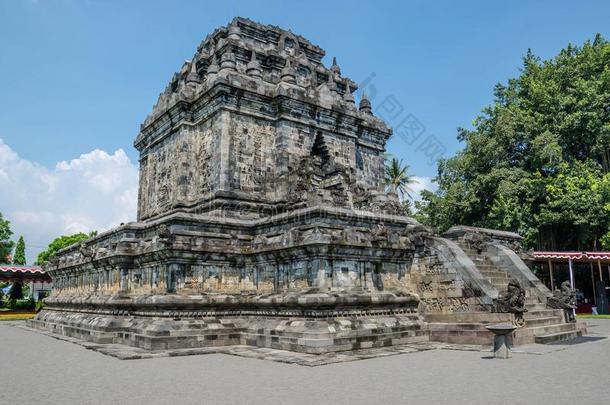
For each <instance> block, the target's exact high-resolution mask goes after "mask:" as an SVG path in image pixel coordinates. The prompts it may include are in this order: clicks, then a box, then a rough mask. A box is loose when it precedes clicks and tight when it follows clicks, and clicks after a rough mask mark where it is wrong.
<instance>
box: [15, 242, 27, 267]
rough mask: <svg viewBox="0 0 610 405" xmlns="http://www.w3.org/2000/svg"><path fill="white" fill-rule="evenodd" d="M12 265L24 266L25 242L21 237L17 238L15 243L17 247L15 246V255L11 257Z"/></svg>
mask: <svg viewBox="0 0 610 405" xmlns="http://www.w3.org/2000/svg"><path fill="white" fill-rule="evenodd" d="M13 264H17V265H20V266H25V264H26V259H25V241H24V240H23V236H20V237H19V240H18V241H17V245H15V254H14V255H13Z"/></svg>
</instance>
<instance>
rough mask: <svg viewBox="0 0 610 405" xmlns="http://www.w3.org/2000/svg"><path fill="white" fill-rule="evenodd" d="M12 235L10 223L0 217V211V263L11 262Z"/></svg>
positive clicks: (0, 214) (0, 215)
mask: <svg viewBox="0 0 610 405" xmlns="http://www.w3.org/2000/svg"><path fill="white" fill-rule="evenodd" d="M12 235H13V231H11V223H10V222H9V221H8V220H6V219H4V218H3V217H2V213H1V212H0V264H10V263H11V252H12V251H13V246H14V244H15V243H14V242H13V241H12V240H11V236H12Z"/></svg>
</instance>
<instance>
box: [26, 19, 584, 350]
mask: <svg viewBox="0 0 610 405" xmlns="http://www.w3.org/2000/svg"><path fill="white" fill-rule="evenodd" d="M324 55H325V53H324V51H323V50H322V49H321V48H319V47H318V46H315V45H313V44H311V43H310V42H309V41H308V40H306V39H305V38H303V37H301V36H298V35H295V34H293V33H291V32H290V31H286V30H283V29H280V28H278V27H274V26H268V25H261V24H259V23H256V22H253V21H250V20H247V19H243V18H236V19H234V20H233V21H232V22H231V23H230V24H229V25H228V26H226V27H222V28H220V29H217V30H216V31H214V32H213V33H212V34H211V35H209V36H208V37H207V38H206V39H205V40H204V41H203V42H202V43H201V45H200V46H199V47H198V48H197V50H196V52H195V54H194V56H193V57H192V59H191V60H189V61H187V62H185V63H184V65H183V66H182V68H181V69H180V71H179V72H177V73H176V74H175V75H174V76H173V77H172V79H171V80H170V82H169V84H168V85H167V87H166V88H165V90H164V91H163V92H162V93H161V95H160V96H159V99H158V101H157V104H156V105H155V106H154V108H153V111H152V113H151V114H150V115H149V116H148V117H147V118H146V119H145V121H144V123H143V124H142V126H141V129H140V133H139V134H138V136H137V138H136V140H135V147H136V149H137V150H138V151H139V152H140V187H139V204H138V221H137V222H133V223H128V224H125V225H122V226H120V227H118V228H116V229H113V230H112V231H109V232H105V233H103V234H100V235H98V236H97V237H95V238H93V239H91V240H89V241H87V242H86V243H83V244H82V245H80V246H72V247H70V248H67V249H65V250H63V251H61V252H60V253H59V254H58V255H57V256H56V257H55V258H54V259H53V261H52V262H51V263H49V264H48V266H47V271H48V273H49V274H50V275H51V276H52V277H53V280H54V291H53V293H52V295H51V296H50V297H49V298H48V299H47V300H46V305H47V306H46V308H45V310H43V311H42V312H40V313H39V314H38V316H37V317H36V319H35V320H33V321H31V322H30V325H31V326H33V327H37V328H41V329H47V330H50V331H52V332H55V333H59V334H63V335H67V336H71V337H76V338H79V339H83V340H86V341H92V342H96V343H119V344H125V345H129V346H134V347H138V348H144V349H147V350H163V349H173V348H192V347H206V346H222V345H237V344H241V345H251V346H259V347H271V348H278V349H286V350H292V351H300V352H307V353H324V352H330V351H341V350H353V349H360V348H367V347H378V346H388V345H399V344H404V343H412V342H420V341H427V340H428V339H430V338H432V339H437V340H445V341H452V339H457V337H460V338H461V339H464V336H466V335H465V334H464V333H462V332H463V331H462V330H460V329H459V328H460V327H459V326H456V325H462V326H463V325H464V323H465V322H467V321H468V322H470V323H473V324H477V325H479V326H480V325H484V324H485V323H486V322H488V321H489V319H490V317H491V318H493V319H494V320H495V319H498V320H508V321H511V322H512V321H515V320H517V321H519V320H520V322H521V326H522V327H523V328H524V329H523V330H525V329H526V327H527V322H528V318H527V317H523V315H522V313H521V314H519V313H516V312H514V311H512V312H511V310H510V309H511V308H512V307H511V306H510V305H508V306H507V305H505V306H499V305H497V302H498V299H499V297H500V299H501V298H502V293H503V291H504V290H505V289H506V288H507V285H509V282H508V280H509V279H510V278H515V279H517V280H518V281H519V283H520V285H523V286H524V291H525V293H524V294H525V295H524V297H523V298H524V299H525V301H524V305H529V306H530V307H531V308H536V310H540V311H550V312H547V313H543V314H542V315H544V316H542V315H540V313H538V315H537V316H538V318H546V320H544V322H546V323H542V324H541V325H543V326H544V325H555V326H556V325H560V326H558V327H557V328H559V329H560V330H557V331H555V330H546V329H545V330H544V331H542V330H540V331H538V332H539V333H538V334H540V333H542V332H544V333H546V334H549V333H555V332H574V333H576V332H575V331H576V328H575V327H574V325H573V324H571V323H566V322H565V319H562V318H561V314H562V312H561V310H552V309H548V308H547V307H546V306H545V302H546V299H547V297H550V296H551V295H552V294H551V293H550V291H548V290H546V288H545V287H544V286H543V285H542V284H541V283H540V282H539V281H538V280H537V279H536V278H535V277H534V276H533V274H532V273H531V272H530V271H529V269H528V268H527V266H525V264H524V263H523V261H522V260H521V258H520V257H519V256H518V254H517V253H515V250H517V251H518V249H519V237H518V235H514V234H508V233H501V232H496V231H487V230H477V229H471V228H456V229H453V230H451V231H450V233H449V234H447V235H446V236H447V238H442V237H439V236H437V235H434V234H433V233H432V232H431V231H430V230H428V229H426V228H425V227H423V226H422V225H420V224H419V223H417V222H416V221H415V220H413V219H411V218H408V217H406V216H405V215H403V211H402V208H401V204H400V203H399V201H398V199H397V197H396V195H394V194H391V193H389V194H388V193H386V192H385V190H384V176H383V175H384V151H385V143H386V141H387V140H388V138H389V137H390V136H391V135H392V131H391V129H390V128H388V126H387V125H386V124H385V123H384V122H383V121H382V120H380V119H378V118H376V117H375V116H374V114H373V112H372V110H371V105H370V102H369V101H368V100H367V99H366V98H362V99H361V100H360V101H359V103H358V105H356V103H355V100H354V95H353V93H354V92H355V91H356V88H357V85H356V83H355V82H354V81H353V80H351V79H349V78H347V77H345V76H343V75H342V72H341V69H340V68H339V66H338V64H337V62H336V61H334V60H333V63H332V66H330V67H325V66H324V64H323V63H322V58H323V57H324ZM507 302H508V301H507ZM553 311H557V313H555V312H553ZM533 312H535V311H532V312H531V313H530V314H532V313H533ZM534 315H535V314H534ZM534 315H532V316H534ZM546 315H549V316H546ZM528 316H529V315H528ZM462 318H464V319H462ZM465 318H468V320H467V321H466V320H465ZM517 318H519V319H517ZM538 318H536V319H538ZM551 318H552V319H551ZM531 319H534V318H531ZM541 322H542V321H541ZM563 325H568V326H563ZM562 328H563V329H562ZM479 329H480V330H481V331H480V334H478V331H479ZM479 329H477V327H472V328H470V329H469V330H471V331H475V332H476V333H474V334H472V335H468V336H470V337H469V339H472V340H477V339H479V340H484V339H491V338H490V336H489V332H487V331H486V330H485V328H484V327H482V326H481V327H480V328H479ZM547 332H548V333H547ZM532 333H533V332H532ZM523 336H530V335H527V334H524V335H523ZM531 336H532V338H531V339H530V340H533V336H534V334H531ZM523 339H524V341H525V340H527V339H526V337H524V338H523ZM490 341H491V340H490Z"/></svg>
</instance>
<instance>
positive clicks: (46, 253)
mask: <svg viewBox="0 0 610 405" xmlns="http://www.w3.org/2000/svg"><path fill="white" fill-rule="evenodd" d="M95 235H97V231H93V232H91V233H89V234H86V233H82V232H80V233H75V234H73V235H67V236H66V235H62V236H60V237H58V238H55V239H53V241H52V242H51V243H50V244H49V246H48V247H47V249H46V250H43V251H42V252H40V253H39V254H38V258H37V260H36V264H38V265H43V264H45V263H47V262H48V261H49V259H50V258H52V257H53V256H55V255H56V254H57V252H59V251H60V250H61V249H64V248H67V247H68V246H71V245H74V244H76V243H80V242H82V241H85V240H87V239H89V238H92V237H94V236H95Z"/></svg>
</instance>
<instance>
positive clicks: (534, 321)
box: [525, 316, 561, 328]
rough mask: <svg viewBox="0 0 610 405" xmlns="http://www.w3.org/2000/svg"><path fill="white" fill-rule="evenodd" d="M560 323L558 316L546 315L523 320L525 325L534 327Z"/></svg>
mask: <svg viewBox="0 0 610 405" xmlns="http://www.w3.org/2000/svg"><path fill="white" fill-rule="evenodd" d="M558 324H561V317H560V316H547V317H544V318H530V319H526V320H525V327H527V328H535V327H538V326H546V325H558Z"/></svg>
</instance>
